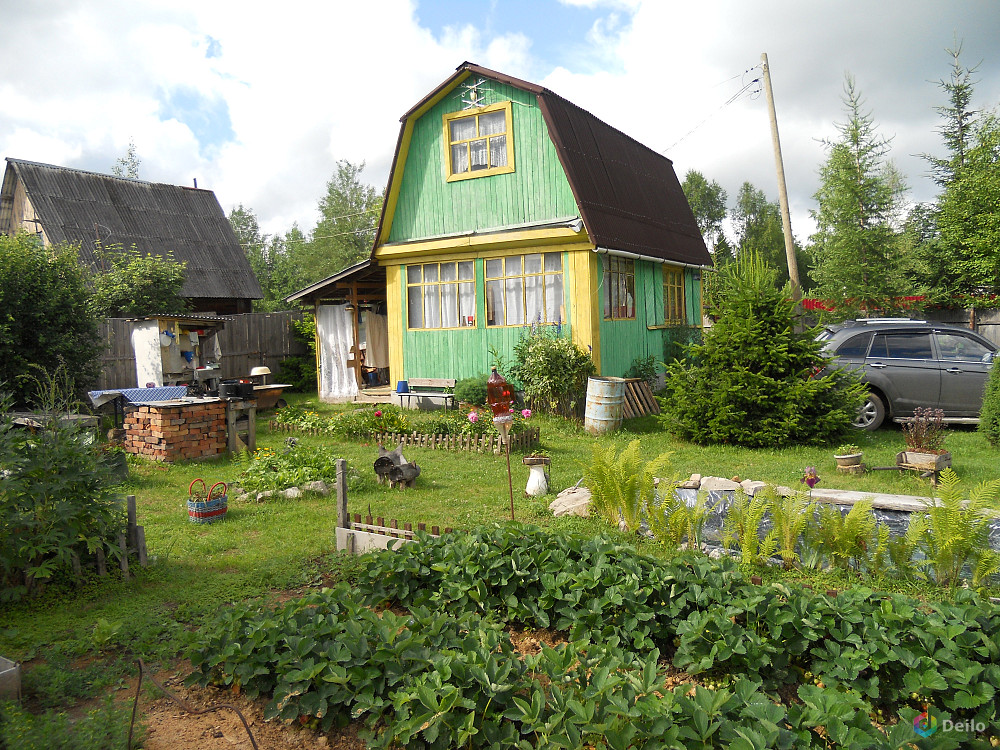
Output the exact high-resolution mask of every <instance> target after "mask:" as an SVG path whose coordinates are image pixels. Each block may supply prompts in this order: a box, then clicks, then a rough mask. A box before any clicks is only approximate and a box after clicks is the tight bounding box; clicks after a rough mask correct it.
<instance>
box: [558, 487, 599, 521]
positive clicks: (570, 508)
mask: <svg viewBox="0 0 1000 750" xmlns="http://www.w3.org/2000/svg"><path fill="white" fill-rule="evenodd" d="M549 510H551V511H552V515H554V516H583V517H587V516H589V515H590V490H588V489H587V488H586V487H570V488H569V489H566V490H563V491H562V492H560V493H559V494H558V495H556V499H555V500H553V501H552V502H551V503H549Z"/></svg>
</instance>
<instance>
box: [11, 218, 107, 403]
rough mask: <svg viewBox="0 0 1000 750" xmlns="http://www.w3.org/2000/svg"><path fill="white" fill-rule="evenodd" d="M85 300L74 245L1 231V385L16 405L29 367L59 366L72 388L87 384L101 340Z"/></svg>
mask: <svg viewBox="0 0 1000 750" xmlns="http://www.w3.org/2000/svg"><path fill="white" fill-rule="evenodd" d="M89 301H90V291H89V290H88V288H87V284H86V280H85V272H84V270H83V267H82V266H81V265H80V258H79V254H78V252H77V249H76V248H75V247H73V246H72V245H65V244H62V245H53V246H51V247H42V244H41V243H40V242H39V241H38V240H37V239H35V237H34V236H33V235H30V234H27V233H21V234H18V235H15V236H13V237H8V236H7V235H4V234H0V384H2V387H3V388H4V389H5V390H7V391H9V392H11V393H12V394H13V396H14V403H15V404H18V405H24V404H27V403H29V402H30V399H31V396H32V395H33V387H32V383H31V380H30V375H31V374H32V368H33V367H41V368H43V369H44V370H46V371H48V372H52V371H54V370H55V369H56V368H57V367H59V365H60V364H64V365H65V366H66V372H68V373H69V374H70V377H71V379H72V381H73V383H72V387H73V389H74V390H75V391H82V390H84V389H86V388H87V387H88V386H90V387H92V385H91V384H92V383H93V382H94V381H95V380H96V379H97V375H98V373H99V372H100V361H99V360H98V357H99V355H100V351H101V343H100V341H99V340H98V337H97V319H96V318H95V317H94V315H93V314H92V313H91V311H90V309H89V307H88V304H89Z"/></svg>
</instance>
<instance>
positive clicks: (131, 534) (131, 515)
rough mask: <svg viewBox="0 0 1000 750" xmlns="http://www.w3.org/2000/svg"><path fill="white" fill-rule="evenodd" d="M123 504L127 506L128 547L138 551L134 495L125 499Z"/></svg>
mask: <svg viewBox="0 0 1000 750" xmlns="http://www.w3.org/2000/svg"><path fill="white" fill-rule="evenodd" d="M125 502H126V504H127V506H128V546H129V547H132V548H133V549H138V548H139V545H138V543H137V539H136V533H135V529H136V509H135V495H129V496H128V497H126V498H125Z"/></svg>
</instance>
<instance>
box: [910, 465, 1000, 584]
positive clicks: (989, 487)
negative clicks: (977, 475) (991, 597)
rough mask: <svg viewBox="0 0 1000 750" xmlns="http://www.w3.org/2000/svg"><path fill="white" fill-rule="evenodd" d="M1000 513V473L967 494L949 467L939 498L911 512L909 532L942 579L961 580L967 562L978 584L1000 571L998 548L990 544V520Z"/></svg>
mask: <svg viewBox="0 0 1000 750" xmlns="http://www.w3.org/2000/svg"><path fill="white" fill-rule="evenodd" d="M998 515H1000V479H995V480H993V481H992V482H983V483H981V484H979V485H978V486H977V487H975V488H974V489H973V490H972V491H971V492H969V495H968V498H966V497H965V493H964V492H963V490H962V486H961V480H960V479H959V477H958V474H956V473H955V472H954V471H952V470H951V469H945V470H944V471H942V472H941V482H940V485H939V486H938V500H937V501H936V502H935V501H934V500H933V499H932V500H929V501H928V502H927V503H925V507H924V513H923V514H914V515H913V517H912V518H911V519H910V528H909V529H908V530H907V538H908V539H910V540H911V542H912V543H913V544H914V546H916V547H917V548H918V549H919V550H920V551H921V552H923V554H924V556H925V557H926V561H925V562H924V567H925V568H926V569H927V570H928V572H930V573H931V574H932V575H933V577H934V580H935V581H936V582H937V583H938V584H939V585H941V586H955V585H957V584H958V582H959V581H960V580H961V578H962V573H963V570H964V568H965V567H966V565H968V566H969V569H970V573H971V574H972V585H973V586H979V585H981V584H983V583H985V582H986V581H988V580H989V579H990V578H991V577H992V576H995V575H996V574H997V573H1000V554H998V553H997V552H996V551H994V550H992V549H990V526H991V523H992V521H993V520H994V519H995V518H996V517H997V516H998Z"/></svg>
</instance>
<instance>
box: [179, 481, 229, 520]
mask: <svg viewBox="0 0 1000 750" xmlns="http://www.w3.org/2000/svg"><path fill="white" fill-rule="evenodd" d="M197 484H200V485H201V488H200V490H199V489H198V488H196V487H195V485H197ZM217 487H221V488H222V492H221V494H216V488H217ZM228 490H229V488H228V487H227V486H226V483H225V482H216V483H215V484H213V485H212V488H211V489H210V490H209V491H208V493H207V494H206V493H205V480H203V479H195V480H194V481H193V482H191V486H190V487H188V503H187V505H188V520H189V521H190V522H191V523H213V522H215V521H220V520H222V519H223V518H225V517H226V511H228V510H229V499H228V497H227V491H228Z"/></svg>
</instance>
